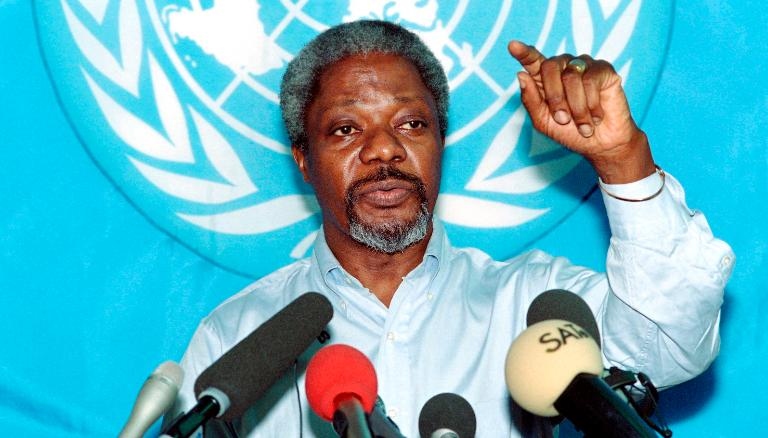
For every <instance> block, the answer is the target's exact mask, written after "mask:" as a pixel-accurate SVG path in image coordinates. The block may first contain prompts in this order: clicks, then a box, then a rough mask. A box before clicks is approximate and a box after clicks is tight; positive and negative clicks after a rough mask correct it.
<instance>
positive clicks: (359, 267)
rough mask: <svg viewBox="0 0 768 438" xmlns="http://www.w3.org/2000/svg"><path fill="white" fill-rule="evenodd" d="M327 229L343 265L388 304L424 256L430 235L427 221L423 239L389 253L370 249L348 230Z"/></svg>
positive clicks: (329, 241)
mask: <svg viewBox="0 0 768 438" xmlns="http://www.w3.org/2000/svg"><path fill="white" fill-rule="evenodd" d="M333 230H334V229H333V228H331V229H328V230H326V235H325V238H326V242H327V243H328V247H329V248H330V249H331V252H333V255H334V256H335V257H336V259H337V260H338V261H339V263H340V264H341V266H342V267H344V269H345V270H346V271H347V272H348V273H349V274H351V275H352V276H353V277H355V278H357V279H358V281H360V283H361V284H362V285H363V286H364V287H366V288H367V289H368V290H370V291H371V293H373V294H374V295H376V297H377V298H378V299H379V301H381V302H382V303H384V305H385V306H387V307H389V304H390V303H391V302H392V298H393V297H394V295H395V291H397V288H398V287H399V286H400V283H401V282H402V281H403V278H404V277H405V276H406V275H408V273H409V272H411V271H412V270H413V269H415V268H416V266H418V265H419V263H421V261H422V260H423V259H424V253H425V252H426V250H427V245H428V243H429V239H430V237H431V236H432V225H431V224H430V226H429V230H428V231H427V235H426V236H425V237H424V239H422V240H420V241H419V242H416V243H415V244H413V245H411V246H409V247H408V248H406V249H405V250H403V251H402V252H396V253H392V254H388V253H383V252H381V251H377V250H374V249H371V248H369V247H367V246H365V245H363V244H361V243H359V242H357V241H355V240H352V238H351V237H349V235H347V234H341V233H334V232H333Z"/></svg>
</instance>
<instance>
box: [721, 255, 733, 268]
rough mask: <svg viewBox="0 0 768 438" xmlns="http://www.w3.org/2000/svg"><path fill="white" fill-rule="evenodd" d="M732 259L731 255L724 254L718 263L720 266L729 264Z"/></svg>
mask: <svg viewBox="0 0 768 438" xmlns="http://www.w3.org/2000/svg"><path fill="white" fill-rule="evenodd" d="M732 261H733V260H731V256H725V257H723V259H722V260H720V265H721V266H730V265H731V262H732Z"/></svg>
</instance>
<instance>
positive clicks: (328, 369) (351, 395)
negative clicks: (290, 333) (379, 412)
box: [305, 344, 379, 438]
mask: <svg viewBox="0 0 768 438" xmlns="http://www.w3.org/2000/svg"><path fill="white" fill-rule="evenodd" d="M305 389H306V393H307V400H308V401H309V406H310V407H311V408H312V410H313V411H315V413H316V414H317V415H318V416H320V417H321V418H323V419H324V420H326V421H330V422H332V423H333V428H334V430H336V433H337V434H339V436H343V437H349V438H355V437H370V436H371V430H370V426H369V425H368V417H367V414H370V413H371V412H372V411H373V407H374V404H375V403H376V394H377V393H378V391H379V388H378V381H377V379H376V370H375V369H374V368H373V364H372V363H371V361H370V360H368V358H367V357H365V355H364V354H363V353H362V352H360V350H358V349H356V348H354V347H351V346H349V345H344V344H334V345H329V346H327V347H323V348H321V349H320V350H319V351H318V352H317V353H316V354H315V355H314V356H313V357H312V359H311V360H310V361H309V364H308V365H307V374H306V379H305Z"/></svg>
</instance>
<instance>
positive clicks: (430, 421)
mask: <svg viewBox="0 0 768 438" xmlns="http://www.w3.org/2000/svg"><path fill="white" fill-rule="evenodd" d="M476 429H477V419H476V418H475V411H474V409H472V405H470V404H469V402H468V401H467V400H465V399H464V397H462V396H460V395H458V394H452V393H449V392H444V393H442V394H437V395H436V396H434V397H432V398H430V399H429V400H427V402H426V403H425V404H424V407H423V408H421V413H420V414H419V434H420V435H421V438H474V436H475V431H476Z"/></svg>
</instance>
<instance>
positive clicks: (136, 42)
mask: <svg viewBox="0 0 768 438" xmlns="http://www.w3.org/2000/svg"><path fill="white" fill-rule="evenodd" d="M119 20H120V21H119V22H118V32H119V35H120V57H121V59H122V64H123V68H124V69H125V70H126V72H127V73H128V74H129V75H130V76H132V77H136V78H138V76H139V67H141V49H142V47H143V46H144V40H143V38H144V36H143V34H142V33H141V18H139V11H138V9H137V8H136V1H135V0H123V1H121V2H120V19H119Z"/></svg>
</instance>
